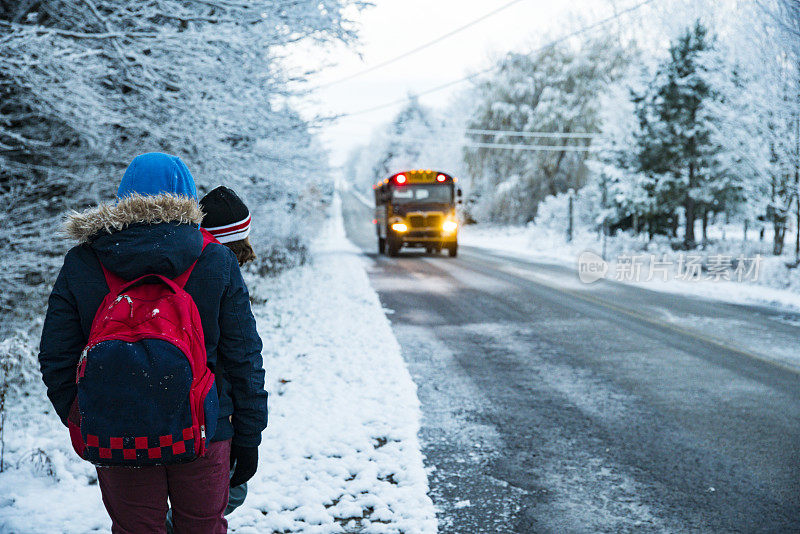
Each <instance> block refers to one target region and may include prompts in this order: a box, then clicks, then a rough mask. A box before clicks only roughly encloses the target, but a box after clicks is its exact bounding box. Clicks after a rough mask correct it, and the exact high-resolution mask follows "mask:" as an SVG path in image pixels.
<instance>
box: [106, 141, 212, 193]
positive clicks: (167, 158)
mask: <svg viewBox="0 0 800 534" xmlns="http://www.w3.org/2000/svg"><path fill="white" fill-rule="evenodd" d="M161 193H172V194H174V195H183V196H186V197H190V198H193V199H195V200H197V188H196V187H195V185H194V178H193V177H192V173H190V172H189V169H188V168H187V167H186V164H185V163H184V162H182V161H181V159H180V158H179V157H178V156H171V155H169V154H162V153H160V152H149V153H147V154H142V155H141V156H136V157H135V158H133V161H132V162H131V164H130V165H128V168H127V169H126V170H125V174H124V175H123V176H122V183H120V184H119V189H118V190H117V198H124V197H126V196H130V195H133V194H139V195H158V194H161Z"/></svg>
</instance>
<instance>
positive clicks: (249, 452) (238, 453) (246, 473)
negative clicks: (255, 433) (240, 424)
mask: <svg viewBox="0 0 800 534" xmlns="http://www.w3.org/2000/svg"><path fill="white" fill-rule="evenodd" d="M231 469H233V475H231V487H234V486H241V485H242V484H244V483H245V482H247V481H248V480H250V479H251V478H253V475H255V474H256V469H258V447H241V446H239V445H231Z"/></svg>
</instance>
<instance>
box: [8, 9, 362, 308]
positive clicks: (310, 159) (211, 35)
mask: <svg viewBox="0 0 800 534" xmlns="http://www.w3.org/2000/svg"><path fill="white" fill-rule="evenodd" d="M354 5H355V6H358V5H360V2H358V0H314V1H311V0H299V1H298V0H277V1H275V0H255V1H249V2H241V1H230V0H204V1H201V2H186V1H182V0H148V1H146V2H141V1H138V0H82V1H80V2H73V1H70V0H37V1H28V0H24V1H7V0H0V217H2V218H3V219H7V220H10V221H12V223H10V224H13V225H15V226H16V227H17V229H18V231H17V232H15V233H14V235H12V236H9V237H8V239H0V253H2V254H3V256H4V257H10V255H12V253H13V255H14V258H15V259H14V260H10V261H9V262H8V263H10V264H11V265H12V267H11V269H12V271H13V272H12V273H10V276H9V277H6V280H5V281H4V282H1V283H2V284H3V286H2V287H0V294H2V296H0V304H1V305H2V306H8V307H9V309H11V308H12V303H13V302H14V301H15V299H17V298H19V296H20V295H23V294H25V293H26V292H30V291H32V289H31V287H32V286H35V287H36V288H38V289H42V290H43V288H45V287H46V284H44V280H46V279H47V277H48V276H49V274H51V273H52V272H53V270H54V269H55V265H54V263H55V262H54V261H53V260H52V258H48V257H44V258H43V255H42V254H41V252H40V251H41V250H47V251H49V252H50V251H52V252H50V253H51V254H53V256H55V257H57V256H58V253H59V252H60V251H61V250H63V245H64V244H66V243H62V242H60V241H57V240H56V239H55V236H57V232H56V231H55V229H56V227H57V225H58V218H57V215H58V214H59V213H60V212H62V211H63V210H64V209H65V208H67V207H80V206H81V205H85V204H88V203H93V202H96V201H97V200H100V199H105V198H108V197H109V196H110V195H111V193H112V191H113V187H114V186H115V185H116V183H118V180H119V177H120V175H121V172H122V170H123V169H124V167H125V165H126V164H127V163H128V162H129V161H130V160H131V159H132V158H133V157H134V156H135V155H136V154H139V153H142V152H146V151H162V152H170V153H174V154H177V155H179V156H180V157H181V158H182V159H183V160H184V161H186V163H187V165H188V166H189V168H190V169H191V170H192V172H193V174H194V175H195V178H196V179H197V181H198V185H199V186H200V189H201V191H202V190H203V189H205V188H208V187H211V186H214V185H217V184H219V183H226V184H228V185H232V186H233V187H235V188H237V189H238V190H240V191H241V192H242V193H243V194H244V195H245V197H246V200H247V201H248V202H249V204H250V205H251V206H252V207H253V209H254V220H259V221H260V223H261V224H259V225H257V226H258V227H259V228H269V229H270V232H271V233H270V234H269V235H267V236H264V237H265V239H262V240H258V241H256V242H255V245H256V246H259V245H262V244H263V245H264V246H267V247H269V246H271V245H270V243H271V242H270V240H269V239H267V238H268V237H271V236H278V238H279V240H280V239H283V238H284V237H285V238H293V237H292V235H291V232H290V230H289V229H286V231H287V232H290V233H289V234H286V235H285V236H281V235H280V232H281V231H282V230H281V228H282V226H284V225H285V224H286V221H285V220H286V219H287V215H286V214H287V212H288V213H289V214H290V217H289V218H291V213H292V212H293V210H292V207H293V206H294V207H297V208H302V207H303V205H302V202H298V199H301V200H302V199H308V198H309V196H310V193H309V191H319V190H320V185H319V184H318V183H315V182H317V181H318V177H324V176H325V172H326V165H327V163H326V157H325V153H324V151H322V150H321V149H320V147H319V145H318V144H317V143H316V142H315V141H314V139H313V136H312V135H311V133H310V129H309V127H310V125H309V124H308V123H307V121H305V120H303V119H302V118H301V117H300V116H299V115H298V113H297V112H296V111H295V110H293V109H292V108H291V107H290V106H289V105H287V104H286V102H288V101H289V97H292V96H296V95H298V94H302V91H304V88H303V84H302V82H303V81H304V79H305V78H306V76H307V73H305V72H302V71H299V72H295V71H293V70H292V69H291V68H289V67H288V66H287V65H286V64H285V62H282V61H281V54H283V53H285V50H286V47H287V46H289V45H291V44H292V43H295V42H298V41H300V40H309V41H310V40H314V41H318V42H321V43H324V42H328V41H344V42H349V41H351V40H352V39H353V38H354V35H355V34H354V32H353V28H352V25H351V23H350V22H349V21H348V20H347V18H346V16H345V12H346V11H347V10H348V9H349V8H350V7H351V6H354ZM12 199H13V200H12ZM259 210H263V212H262V213H258V211H259ZM290 226H291V225H290ZM20 230H21V231H20ZM22 236H24V238H23V237H22ZM273 242H274V240H273ZM26 250H27V251H29V252H30V254H28V255H27V257H25V259H24V260H22V259H18V258H17V256H18V255H20V254H22V253H23V252H24V251H26ZM262 255H263V256H268V255H269V251H268V250H267V251H264V252H263V253H262ZM42 273H44V277H43V276H42ZM26 280H27V281H26ZM8 284H11V285H14V288H13V290H11V289H9V286H8Z"/></svg>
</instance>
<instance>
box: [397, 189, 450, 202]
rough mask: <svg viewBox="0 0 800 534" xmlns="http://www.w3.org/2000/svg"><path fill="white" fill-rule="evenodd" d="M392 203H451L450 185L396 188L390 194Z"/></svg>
mask: <svg viewBox="0 0 800 534" xmlns="http://www.w3.org/2000/svg"><path fill="white" fill-rule="evenodd" d="M392 201H393V202H395V203H396V204H412V203H415V202H437V203H446V204H449V203H450V202H452V192H451V187H450V185H449V184H448V185H404V186H400V187H396V188H395V189H394V192H393V193H392Z"/></svg>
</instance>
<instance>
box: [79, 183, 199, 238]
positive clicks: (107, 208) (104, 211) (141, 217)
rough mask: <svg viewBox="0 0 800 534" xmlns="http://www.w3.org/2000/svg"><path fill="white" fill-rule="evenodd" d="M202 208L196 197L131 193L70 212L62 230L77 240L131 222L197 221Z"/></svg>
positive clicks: (118, 229)
mask: <svg viewBox="0 0 800 534" xmlns="http://www.w3.org/2000/svg"><path fill="white" fill-rule="evenodd" d="M202 220H203V211H202V210H201V209H200V205H199V204H198V203H197V200H195V199H193V198H189V197H186V196H181V195H174V194H169V193H161V194H158V195H135V194H134V195H130V196H126V197H125V198H123V199H120V200H118V201H117V202H116V203H112V202H109V203H105V204H101V205H99V206H96V207H94V208H89V209H86V210H84V211H80V212H79V211H72V212H70V213H69V214H68V215H67V217H66V221H65V224H64V233H65V234H66V235H67V236H68V237H71V238H72V239H75V240H77V241H78V242H80V243H86V242H89V241H90V240H91V239H92V238H93V237H96V236H97V235H98V234H101V233H107V234H111V233H114V232H118V231H120V230H124V229H125V228H127V227H128V226H131V225H134V224H159V223H179V224H195V225H199V224H200V223H201V222H202Z"/></svg>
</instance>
